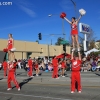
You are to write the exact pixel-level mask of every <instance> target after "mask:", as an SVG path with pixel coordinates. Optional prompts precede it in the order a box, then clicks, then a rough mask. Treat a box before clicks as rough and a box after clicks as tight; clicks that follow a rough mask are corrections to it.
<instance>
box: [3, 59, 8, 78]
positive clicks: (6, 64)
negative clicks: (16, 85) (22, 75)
mask: <svg viewBox="0 0 100 100" xmlns="http://www.w3.org/2000/svg"><path fill="white" fill-rule="evenodd" d="M2 65H3V69H4V77H5V78H6V76H7V67H8V63H7V61H6V60H4V61H3V64H2Z"/></svg>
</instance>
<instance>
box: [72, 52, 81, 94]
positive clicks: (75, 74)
mask: <svg viewBox="0 0 100 100" xmlns="http://www.w3.org/2000/svg"><path fill="white" fill-rule="evenodd" d="M71 62H72V68H71V70H72V72H71V93H74V92H75V83H76V82H77V85H78V86H77V90H78V93H81V91H82V90H81V75H80V70H81V63H82V60H81V55H80V52H78V56H75V57H74V52H72V54H71Z"/></svg>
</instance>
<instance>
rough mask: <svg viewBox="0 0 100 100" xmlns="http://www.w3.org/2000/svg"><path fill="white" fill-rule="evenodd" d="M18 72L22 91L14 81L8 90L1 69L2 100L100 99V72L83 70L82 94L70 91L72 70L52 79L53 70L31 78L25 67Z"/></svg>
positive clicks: (0, 93) (0, 99) (0, 86)
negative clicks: (64, 75)
mask: <svg viewBox="0 0 100 100" xmlns="http://www.w3.org/2000/svg"><path fill="white" fill-rule="evenodd" d="M16 73H17V76H16V78H17V80H18V82H19V84H20V86H21V91H18V90H17V89H16V87H15V86H14V84H13V83H12V87H13V89H12V90H11V91H7V79H4V78H3V70H1V71H0V100H100V72H81V76H82V79H81V80H82V93H81V94H80V93H78V92H77V91H76V92H75V93H74V94H71V93H70V92H71V91H70V74H71V72H70V71H68V72H67V75H66V77H64V78H62V77H60V78H59V79H52V77H51V75H52V72H42V75H41V76H38V77H36V76H35V77H34V78H29V77H28V76H27V73H26V72H25V71H24V70H23V69H17V72H16ZM33 74H35V72H33Z"/></svg>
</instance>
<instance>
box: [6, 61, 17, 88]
mask: <svg viewBox="0 0 100 100" xmlns="http://www.w3.org/2000/svg"><path fill="white" fill-rule="evenodd" d="M16 65H17V63H14V64H8V70H9V73H8V80H7V83H8V88H11V81H13V82H14V84H15V85H16V88H17V89H18V88H19V84H18V82H17V80H16V77H15V71H16Z"/></svg>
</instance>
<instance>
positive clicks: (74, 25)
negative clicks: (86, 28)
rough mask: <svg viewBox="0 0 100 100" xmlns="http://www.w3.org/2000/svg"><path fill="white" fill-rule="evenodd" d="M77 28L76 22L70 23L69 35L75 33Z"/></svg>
mask: <svg viewBox="0 0 100 100" xmlns="http://www.w3.org/2000/svg"><path fill="white" fill-rule="evenodd" d="M77 34H78V29H77V25H76V24H71V35H77Z"/></svg>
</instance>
